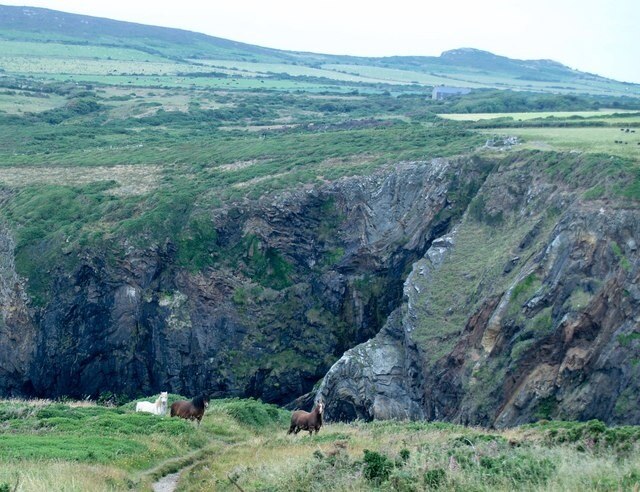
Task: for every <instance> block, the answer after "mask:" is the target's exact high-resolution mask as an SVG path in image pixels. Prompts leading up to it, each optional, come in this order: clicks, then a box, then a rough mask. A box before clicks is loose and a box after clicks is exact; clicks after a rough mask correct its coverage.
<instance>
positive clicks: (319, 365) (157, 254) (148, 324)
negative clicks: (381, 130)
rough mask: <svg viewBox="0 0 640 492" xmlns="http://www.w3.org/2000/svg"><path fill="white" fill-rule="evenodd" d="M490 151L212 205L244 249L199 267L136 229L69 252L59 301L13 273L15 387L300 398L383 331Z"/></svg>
mask: <svg viewBox="0 0 640 492" xmlns="http://www.w3.org/2000/svg"><path fill="white" fill-rule="evenodd" d="M481 164H482V163H476V161H474V160H473V159H469V158H460V159H453V160H445V159H434V160H431V161H423V162H404V163H397V164H395V165H394V166H389V167H388V168H386V169H382V170H380V171H377V172H375V173H373V174H371V175H369V176H360V177H348V178H343V179H340V180H337V181H335V182H331V183H326V184H323V185H320V186H318V187H316V188H305V189H301V190H296V191H288V192H283V193H280V194H278V195H267V196H264V197H262V198H260V199H258V200H255V201H245V202H241V203H238V204H233V205H226V206H224V207H222V208H219V209H216V210H212V211H211V214H210V223H211V226H212V227H215V229H216V237H217V243H216V248H217V251H216V253H218V251H223V252H226V254H227V255H236V256H234V258H233V261H228V262H226V263H225V262H224V261H220V262H219V263H217V264H216V265H215V266H214V267H213V268H208V269H205V270H203V271H200V272H191V271H189V270H187V269H184V268H181V267H180V266H178V265H177V264H176V259H175V256H176V246H175V245H174V244H172V242H171V241H170V240H168V239H167V240H166V241H160V243H159V244H154V245H152V246H150V247H148V248H146V249H141V248H139V247H136V246H135V245H134V244H133V243H129V242H127V241H125V242H124V244H123V247H122V249H123V251H124V255H123V257H122V258H119V259H117V261H109V262H107V261H105V256H106V255H105V254H104V252H103V251H101V250H100V249H99V248H93V249H87V250H82V251H80V252H77V251H76V252H73V253H68V254H67V256H69V255H71V256H74V259H75V260H76V261H75V264H76V266H75V267H74V269H73V270H71V271H62V270H56V271H52V272H51V275H52V276H53V279H54V281H53V287H52V289H51V291H50V292H48V293H47V294H48V295H49V297H50V300H49V302H48V303H47V304H46V305H44V306H42V307H36V306H35V305H34V306H33V307H32V309H31V311H29V310H27V309H26V308H25V306H26V305H27V304H26V303H27V301H26V300H24V299H23V300H21V299H22V298H21V297H20V296H23V295H24V292H25V291H24V289H22V288H20V289H18V291H16V292H18V294H8V293H7V292H9V290H7V289H8V288H4V287H2V289H3V290H2V292H1V295H2V312H3V316H4V318H3V319H5V318H6V319H9V318H8V317H11V316H14V314H11V313H17V312H20V313H23V314H21V316H22V317H21V318H20V319H21V321H20V322H19V323H18V322H17V321H15V320H14V319H13V318H11V319H12V320H13V321H11V324H9V325H8V326H9V328H5V327H4V326H3V327H1V328H0V329H2V330H4V331H5V332H6V331H7V330H9V332H10V333H9V334H8V335H7V336H8V337H14V338H16V337H17V338H16V341H15V342H11V343H10V344H9V345H7V344H4V345H3V349H0V371H4V372H0V374H5V376H4V377H0V393H2V394H9V393H12V394H13V393H21V394H25V395H37V396H49V397H56V396H61V395H69V396H75V397H84V396H86V395H91V396H97V395H99V394H100V393H101V392H103V391H111V392H114V393H120V394H128V395H129V396H138V395H142V394H151V393H154V392H157V391H160V390H169V391H172V392H177V393H183V394H195V393H198V392H201V391H206V392H208V393H209V394H210V395H211V396H212V397H216V396H253V397H257V398H262V399H263V400H266V401H269V402H278V403H286V402H288V401H291V400H292V399H294V398H296V397H297V396H299V395H301V394H304V393H306V392H308V391H310V390H311V388H312V387H313V386H314V385H315V384H316V383H317V382H318V381H319V380H320V379H321V378H322V376H324V374H325V373H326V371H327V369H328V368H329V367H330V366H331V364H332V363H333V362H335V360H337V359H338V358H339V357H340V356H341V355H342V354H343V353H344V351H345V350H347V349H348V348H350V347H352V346H354V345H356V344H357V343H359V342H362V341H364V340H367V339H369V338H370V337H372V336H373V335H375V333H376V332H378V331H379V330H380V328H381V327H382V325H383V324H384V321H385V320H386V318H387V316H388V315H389V313H391V312H392V311H393V310H394V309H395V308H396V307H397V306H398V305H399V304H400V301H401V297H402V275H403V272H404V271H405V270H406V268H407V265H410V264H411V263H413V262H414V261H415V260H417V259H418V258H420V257H421V256H422V255H423V254H424V251H425V249H426V248H427V246H428V244H429V243H430V241H431V240H433V239H434V238H435V237H436V236H437V235H439V234H441V231H442V229H443V228H446V227H447V224H448V223H449V221H450V220H451V217H455V214H453V215H452V214H451V213H450V212H448V213H447V218H446V219H442V218H441V217H440V216H439V215H438V214H439V213H440V212H441V211H442V210H443V209H444V208H445V207H449V208H451V207H452V205H451V204H452V200H453V199H452V198H451V197H450V196H449V194H448V192H449V187H450V186H451V185H452V182H453V181H454V179H455V181H456V183H458V184H460V185H464V183H466V182H467V181H472V180H482V179H483V178H484V176H485V175H486V172H487V171H488V168H487V169H485V167H486V166H485V167H483V166H482V165H481ZM450 198H451V199H450ZM7 237H8V236H7ZM269 255H271V256H269ZM256 258H261V259H262V260H261V261H263V263H267V264H268V260H269V258H277V260H278V261H280V262H281V264H286V265H287V268H288V270H287V273H286V278H285V281H282V282H281V283H280V284H279V285H273V282H272V280H271V277H269V275H272V270H273V269H271V270H269V269H268V268H267V269H266V270H265V271H264V272H263V273H262V275H263V276H266V279H265V278H259V277H258V275H259V273H260V272H256V269H255V268H253V269H252V267H251V265H252V262H255V261H257V260H256ZM223 260H224V259H223ZM0 262H2V264H3V265H6V264H9V265H10V267H9V268H8V269H7V268H5V269H4V270H3V271H8V272H9V273H6V274H3V275H4V277H3V278H6V279H8V280H6V281H2V282H0V286H4V285H7V286H8V285H13V284H15V283H16V282H15V280H16V279H17V278H18V277H17V276H16V273H15V269H14V268H13V250H12V247H3V249H2V252H1V253H0ZM24 281H25V279H20V280H19V282H18V284H20V282H24ZM20 285H21V284H20ZM11 292H13V291H11ZM15 352H17V353H19V356H16V355H15Z"/></svg>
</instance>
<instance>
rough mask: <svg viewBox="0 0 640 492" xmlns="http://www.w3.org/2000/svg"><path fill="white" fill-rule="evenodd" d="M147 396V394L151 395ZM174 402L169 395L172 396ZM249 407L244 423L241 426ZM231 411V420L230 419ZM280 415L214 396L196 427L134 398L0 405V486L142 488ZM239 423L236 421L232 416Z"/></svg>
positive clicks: (279, 421) (277, 422)
mask: <svg viewBox="0 0 640 492" xmlns="http://www.w3.org/2000/svg"><path fill="white" fill-rule="evenodd" d="M151 399H152V398H151ZM175 399H178V397H177V395H172V396H171V398H170V403H171V401H172V400H175ZM249 412H252V413H251V415H252V417H251V418H252V419H253V420H254V421H253V422H250V424H251V425H249V426H248V427H247V426H245V425H243V423H241V422H240V421H241V420H243V419H244V420H247V415H248V413H249ZM234 416H235V417H234ZM287 418H288V417H287V414H286V412H284V411H282V410H278V409H277V408H275V407H273V406H269V405H261V404H260V405H258V404H257V403H255V402H251V401H246V402H236V401H233V400H227V401H217V402H214V403H212V405H210V407H209V409H208V411H207V412H206V415H205V418H204V419H203V421H202V424H201V426H200V427H197V426H196V425H195V424H194V423H192V422H188V421H185V420H182V419H177V418H174V419H171V418H169V417H164V418H162V417H158V416H154V415H150V414H143V413H135V412H134V403H129V404H127V405H124V406H122V407H102V406H97V405H95V404H92V403H89V402H78V403H76V402H68V403H55V402H49V401H42V400H41V401H33V402H30V401H17V400H11V401H3V402H0V423H1V425H2V429H3V433H2V435H0V490H3V489H2V484H13V483H15V482H16V481H17V482H18V483H19V485H20V488H19V490H45V489H46V490H63V489H64V490H113V489H114V488H115V489H126V488H131V487H135V488H138V487H144V486H148V485H149V483H150V482H151V481H152V480H153V479H155V478H156V477H157V476H158V475H163V474H166V473H169V472H172V471H173V470H174V469H176V468H181V467H183V466H186V465H189V464H190V463H192V462H193V461H195V460H197V459H202V458H203V457H204V456H206V455H208V454H218V453H221V452H223V450H224V449H226V448H227V447H230V446H233V445H234V443H238V442H241V441H245V440H248V439H251V438H252V437H253V436H254V435H255V431H254V430H253V427H252V426H255V425H257V424H258V423H260V424H261V425H263V426H267V427H268V428H274V427H275V426H278V428H280V427H283V426H284V425H286V419H287ZM239 420H240V421H239Z"/></svg>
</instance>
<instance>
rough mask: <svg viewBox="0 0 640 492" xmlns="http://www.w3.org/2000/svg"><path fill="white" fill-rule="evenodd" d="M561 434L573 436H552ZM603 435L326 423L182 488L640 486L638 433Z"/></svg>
mask: <svg viewBox="0 0 640 492" xmlns="http://www.w3.org/2000/svg"><path fill="white" fill-rule="evenodd" d="M600 424H601V423H600ZM563 428H567V429H572V430H571V431H570V432H571V433H572V434H571V435H572V436H577V437H576V438H575V439H574V440H572V441H568V440H565V441H560V440H554V439H552V438H550V437H549V435H550V433H551V432H552V431H553V429H556V432H558V433H559V432H565V431H564V430H562V431H560V430H559V429H563ZM599 429H600V427H598V426H596V425H595V423H593V424H592V423H588V424H577V423H576V424H574V423H566V424H564V423H557V424H555V427H553V426H551V425H550V426H546V425H544V424H542V425H540V426H525V427H522V428H516V429H512V430H508V431H502V432H500V431H490V430H487V429H481V428H466V427H462V426H456V425H451V424H441V423H407V422H405V423H400V422H372V423H368V424H365V423H354V424H348V425H347V424H326V425H325V426H324V427H323V428H322V429H321V431H320V433H319V434H318V435H317V436H314V437H311V438H309V437H302V438H301V437H300V436H296V437H291V436H289V437H287V436H284V433H282V434H275V435H271V436H264V437H258V438H257V439H255V440H254V441H251V442H248V443H246V444H243V445H240V446H238V447H236V448H234V449H233V450H230V451H229V452H228V453H225V454H224V455H222V456H219V457H216V458H215V459H214V460H207V461H204V462H203V463H200V464H198V465H196V466H195V467H194V468H192V469H191V470H189V471H188V472H187V473H186V474H185V475H184V476H183V478H182V480H181V484H180V485H181V490H186V491H204V490H210V489H211V488H215V489H216V490H221V491H227V490H229V491H231V490H238V487H240V488H242V490H246V491H256V490H273V491H280V490H293V491H302V490H326V489H331V490H363V491H364V490H381V491H387V490H389V491H391V490H396V491H397V490H402V491H420V490H474V491H507V490H579V489H581V488H584V489H585V490H603V491H605V490H606V491H612V492H613V491H616V490H619V489H620V488H622V489H625V488H627V489H633V487H634V485H636V484H638V483H640V473H639V472H638V470H639V468H638V466H639V465H640V461H639V459H638V452H637V439H638V438H637V436H636V434H629V433H628V431H627V430H626V429H623V428H620V429H618V428H610V429H607V428H606V427H605V429H604V430H603V431H601V432H600V433H598V430H599ZM556 435H558V434H556ZM608 435H610V436H611V437H613V436H618V439H624V441H625V443H626V444H627V445H628V446H630V447H629V448H628V449H626V450H625V449H623V448H621V447H619V446H618V445H617V444H616V443H615V442H613V441H609V440H608V438H606V437H604V436H608ZM594 436H595V437H596V438H598V440H597V441H596V442H595V444H594V445H592V448H591V449H589V450H587V451H586V452H585V450H584V445H585V444H584V443H591V440H592V439H593V437H594ZM623 436H624V437H623ZM600 437H603V438H602V439H600ZM614 439H615V438H614ZM590 445H591V444H590Z"/></svg>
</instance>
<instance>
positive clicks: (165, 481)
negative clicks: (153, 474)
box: [151, 470, 182, 492]
mask: <svg viewBox="0 0 640 492" xmlns="http://www.w3.org/2000/svg"><path fill="white" fill-rule="evenodd" d="M180 473H182V470H180V471H177V472H175V473H170V474H169V475H165V476H164V477H162V478H161V479H160V480H158V481H156V482H153V485H152V486H151V488H152V489H153V492H173V491H174V490H176V487H177V486H178V480H180Z"/></svg>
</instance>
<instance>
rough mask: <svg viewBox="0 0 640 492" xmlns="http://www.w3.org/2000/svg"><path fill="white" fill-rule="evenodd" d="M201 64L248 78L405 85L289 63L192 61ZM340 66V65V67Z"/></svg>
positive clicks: (382, 79) (383, 79)
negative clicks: (284, 76) (271, 76)
mask: <svg viewBox="0 0 640 492" xmlns="http://www.w3.org/2000/svg"><path fill="white" fill-rule="evenodd" d="M191 61H193V62H198V63H200V64H205V65H209V66H211V67H214V68H216V69H218V68H222V69H231V70H235V71H237V72H240V73H243V74H246V76H259V75H266V74H279V73H285V74H287V75H291V76H294V77H297V76H301V75H302V76H307V77H323V78H327V79H333V80H341V81H345V82H364V83H380V82H383V83H388V82H394V83H396V82H397V83H404V82H402V81H393V80H389V79H385V78H375V77H362V76H359V75H353V74H349V73H343V72H340V71H336V70H333V69H331V68H329V69H320V68H312V67H308V66H304V65H291V64H288V63H257V62H241V61H231V60H191ZM338 66H340V65H338Z"/></svg>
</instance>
